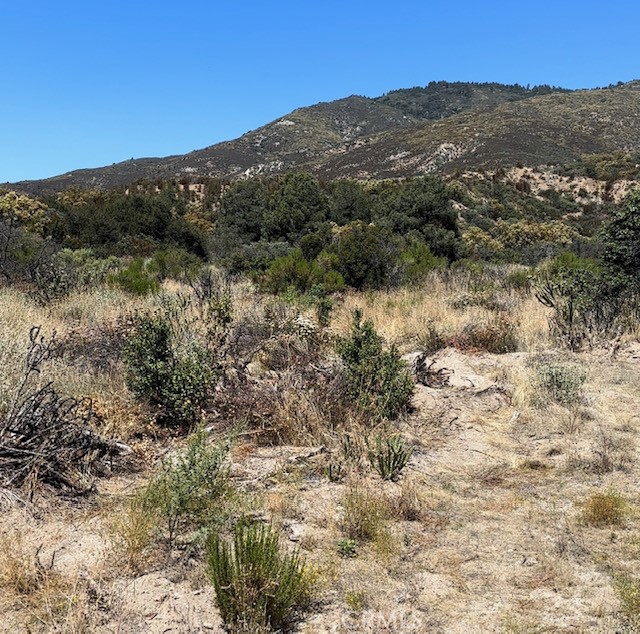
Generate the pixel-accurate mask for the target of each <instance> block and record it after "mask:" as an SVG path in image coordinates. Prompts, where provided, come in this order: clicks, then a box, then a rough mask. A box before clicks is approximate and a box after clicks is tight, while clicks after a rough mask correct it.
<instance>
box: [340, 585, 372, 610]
mask: <svg viewBox="0 0 640 634" xmlns="http://www.w3.org/2000/svg"><path fill="white" fill-rule="evenodd" d="M344 602H345V603H346V604H347V606H348V607H349V609H350V610H351V611H352V612H355V613H358V614H359V613H360V612H362V611H363V610H364V609H365V607H366V605H367V595H366V593H365V592H364V590H347V591H346V592H345V593H344Z"/></svg>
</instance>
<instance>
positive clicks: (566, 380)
mask: <svg viewBox="0 0 640 634" xmlns="http://www.w3.org/2000/svg"><path fill="white" fill-rule="evenodd" d="M536 369H537V373H538V380H539V382H540V386H541V387H542V389H543V390H544V392H545V393H546V394H548V395H549V396H550V397H551V398H552V399H553V400H554V401H556V402H557V403H560V404H561V405H570V404H572V403H576V402H577V401H579V400H580V390H581V389H582V386H583V384H584V382H585V381H586V380H587V373H586V372H585V371H584V370H583V369H582V368H581V367H580V366H577V365H574V364H571V363H541V364H539V365H538V366H537V368H536Z"/></svg>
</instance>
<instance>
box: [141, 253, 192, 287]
mask: <svg viewBox="0 0 640 634" xmlns="http://www.w3.org/2000/svg"><path fill="white" fill-rule="evenodd" d="M201 266H202V260H201V259H200V258H199V257H198V256H197V255H194V254H193V253H189V251H185V250H184V249H161V250H159V251H156V252H155V253H154V254H153V257H152V258H151V261H150V262H149V265H148V269H149V272H150V273H151V274H154V275H155V276H156V277H157V278H158V279H159V280H160V281H162V280H165V279H167V278H171V279H174V280H185V279H191V278H192V277H193V276H194V275H195V274H196V273H197V271H198V269H199V268H200V267H201Z"/></svg>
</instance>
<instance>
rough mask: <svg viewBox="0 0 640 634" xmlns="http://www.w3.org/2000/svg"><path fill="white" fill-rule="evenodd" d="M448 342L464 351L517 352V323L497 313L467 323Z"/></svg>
mask: <svg viewBox="0 0 640 634" xmlns="http://www.w3.org/2000/svg"><path fill="white" fill-rule="evenodd" d="M448 344H449V345H451V346H453V347H454V348H457V349H458V350H463V351H474V350H482V351H485V352H490V353H493V354H504V353H506V352H515V351H516V350H517V349H518V339H517V331H516V325H515V324H514V322H513V321H512V320H511V319H510V318H508V317H507V316H505V315H496V316H495V317H494V318H493V319H491V320H489V321H481V322H474V323H470V324H467V325H466V326H465V327H464V328H463V329H462V331H461V332H460V333H458V334H457V335H453V336H452V337H450V338H449V340H448Z"/></svg>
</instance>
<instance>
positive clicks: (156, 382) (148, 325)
mask: <svg viewBox="0 0 640 634" xmlns="http://www.w3.org/2000/svg"><path fill="white" fill-rule="evenodd" d="M124 362H125V365H126V367H127V384H128V386H129V388H130V389H131V391H132V392H133V393H134V394H135V395H136V396H138V397H139V398H142V399H145V400H146V401H147V402H148V403H149V404H150V405H151V406H152V407H153V408H155V409H156V410H157V412H158V421H159V422H160V423H162V424H171V425H176V426H182V425H193V424H194V423H196V422H197V421H198V419H199V417H200V415H201V411H202V408H203V407H204V405H205V404H206V402H207V400H208V399H209V397H210V396H211V393H212V390H213V384H214V379H215V378H216V376H217V369H216V367H215V366H214V361H213V359H212V358H211V353H210V351H209V350H207V348H205V347H204V346H203V345H201V344H199V343H197V342H192V343H190V344H189V345H188V346H185V347H183V348H182V349H178V346H177V345H176V343H175V333H174V329H173V328H172V324H171V320H170V319H169V318H168V317H167V315H163V314H153V315H142V316H141V317H139V318H138V319H137V321H136V324H135V328H134V331H133V333H132V335H131V337H130V338H129V341H128V342H127V345H126V346H125V349H124Z"/></svg>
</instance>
